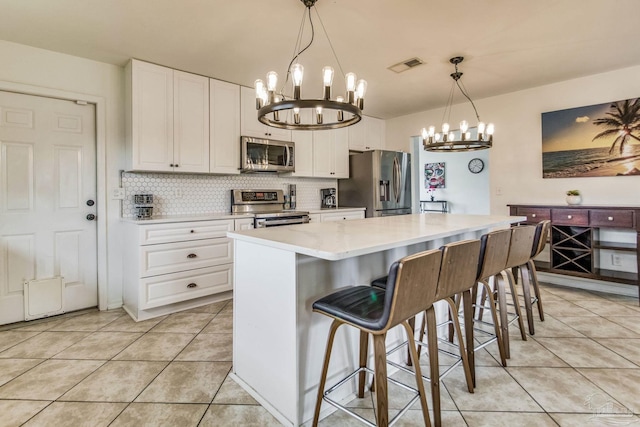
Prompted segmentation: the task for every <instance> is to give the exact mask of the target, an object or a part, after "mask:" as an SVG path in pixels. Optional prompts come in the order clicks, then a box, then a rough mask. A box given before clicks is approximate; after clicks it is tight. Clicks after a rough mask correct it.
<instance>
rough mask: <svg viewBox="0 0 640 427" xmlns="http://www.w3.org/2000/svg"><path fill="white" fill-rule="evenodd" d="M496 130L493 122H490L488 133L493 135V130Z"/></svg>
mask: <svg viewBox="0 0 640 427" xmlns="http://www.w3.org/2000/svg"><path fill="white" fill-rule="evenodd" d="M494 130H495V128H494V126H493V123H489V124H488V125H487V135H493V131H494Z"/></svg>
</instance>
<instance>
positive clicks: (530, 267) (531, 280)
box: [519, 220, 551, 335]
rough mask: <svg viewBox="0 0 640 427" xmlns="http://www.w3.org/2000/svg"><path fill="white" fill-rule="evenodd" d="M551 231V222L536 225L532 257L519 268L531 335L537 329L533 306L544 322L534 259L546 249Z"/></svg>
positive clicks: (541, 222)
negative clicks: (534, 322)
mask: <svg viewBox="0 0 640 427" xmlns="http://www.w3.org/2000/svg"><path fill="white" fill-rule="evenodd" d="M550 230H551V221H549V220H546V221H540V222H539V223H538V224H537V225H536V231H535V234H534V236H533V245H532V249H531V256H530V257H529V260H527V262H526V263H524V264H522V265H520V266H519V270H520V272H521V273H522V293H523V296H524V307H525V310H526V312H527V323H528V325H529V334H531V335H534V334H535V328H534V325H533V304H536V305H537V307H538V316H539V317H540V321H541V322H544V312H543V309H542V300H541V299H540V285H539V283H538V275H537V272H536V265H535V263H534V261H533V259H534V258H535V257H536V256H538V255H539V254H540V252H542V251H543V250H544V247H545V246H546V244H547V240H548V239H549V231H550ZM525 277H526V279H525ZM531 290H533V295H532V294H531Z"/></svg>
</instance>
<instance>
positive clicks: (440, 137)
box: [422, 56, 494, 152]
mask: <svg viewBox="0 0 640 427" xmlns="http://www.w3.org/2000/svg"><path fill="white" fill-rule="evenodd" d="M463 59H464V58H463V57H462V56H456V57H454V58H451V59H450V60H449V62H451V63H452V64H453V66H454V68H455V72H453V73H451V78H452V79H453V84H452V85H451V91H450V92H449V99H448V101H447V106H446V108H445V110H444V115H443V119H442V127H441V132H436V128H435V126H429V128H428V129H427V128H422V145H423V147H424V149H425V150H426V151H442V152H452V151H474V150H484V149H487V148H491V145H492V143H493V131H494V126H493V123H489V124H488V125H485V123H484V122H482V121H480V116H479V115H478V110H477V109H476V106H475V104H474V103H473V100H472V99H471V98H470V97H469V95H468V94H467V92H466V90H465V89H464V86H463V85H461V83H460V77H462V73H461V72H460V71H458V64H459V63H461V62H462V60H463ZM456 86H457V87H458V89H460V92H462V94H463V95H464V96H465V98H467V99H468V100H469V102H470V103H471V106H472V107H473V111H474V112H475V113H476V119H477V120H478V124H477V125H476V127H469V123H468V122H467V121H466V120H463V121H461V122H460V128H459V129H453V130H452V129H450V126H449V123H447V122H445V120H444V119H445V117H447V118H448V117H449V116H450V115H451V106H452V104H453V94H454V91H455V87H456Z"/></svg>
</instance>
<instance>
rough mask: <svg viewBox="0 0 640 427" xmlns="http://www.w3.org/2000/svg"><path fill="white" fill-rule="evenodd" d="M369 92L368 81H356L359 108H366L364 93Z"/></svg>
mask: <svg viewBox="0 0 640 427" xmlns="http://www.w3.org/2000/svg"><path fill="white" fill-rule="evenodd" d="M366 93H367V81H366V80H364V79H360V80H358V83H356V99H357V100H358V108H359V109H361V110H362V109H363V108H364V95H365V94H366Z"/></svg>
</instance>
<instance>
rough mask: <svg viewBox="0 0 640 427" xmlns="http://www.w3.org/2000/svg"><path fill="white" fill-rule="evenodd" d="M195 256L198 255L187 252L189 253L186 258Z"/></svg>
mask: <svg viewBox="0 0 640 427" xmlns="http://www.w3.org/2000/svg"><path fill="white" fill-rule="evenodd" d="M197 256H198V255H196V254H189V255H187V258H195V257H197Z"/></svg>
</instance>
